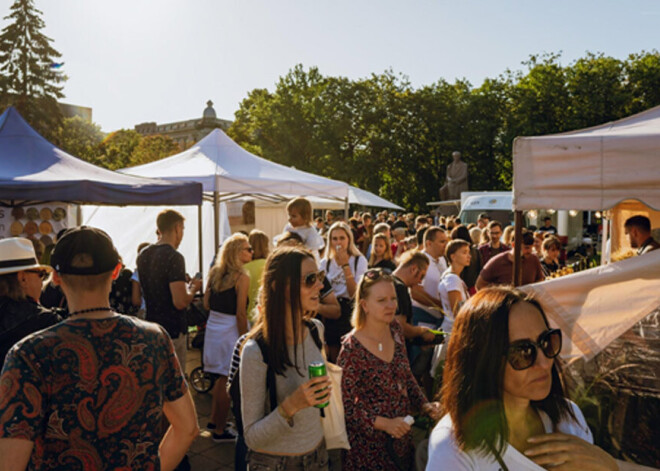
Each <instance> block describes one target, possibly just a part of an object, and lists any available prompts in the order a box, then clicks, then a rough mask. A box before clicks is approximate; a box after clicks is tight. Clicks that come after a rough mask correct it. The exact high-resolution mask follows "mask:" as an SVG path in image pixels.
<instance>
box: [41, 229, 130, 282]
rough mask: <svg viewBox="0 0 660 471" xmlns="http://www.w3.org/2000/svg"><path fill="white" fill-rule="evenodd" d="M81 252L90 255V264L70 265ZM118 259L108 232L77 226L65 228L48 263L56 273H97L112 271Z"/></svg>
mask: <svg viewBox="0 0 660 471" xmlns="http://www.w3.org/2000/svg"><path fill="white" fill-rule="evenodd" d="M81 254H87V255H89V256H90V257H91V259H92V264H91V265H90V266H85V267H77V266H72V265H71V263H72V261H73V259H74V257H76V256H77V255H81ZM119 260H120V259H119V253H118V252H117V249H116V248H115V246H114V245H113V243H112V239H110V236H109V235H108V234H106V233H105V232H104V231H102V230H101V229H97V228H95V227H89V226H79V227H74V228H71V229H67V230H66V232H64V234H62V237H60V238H59V239H58V240H57V243H56V244H55V248H54V249H53V253H52V254H51V256H50V265H51V266H52V267H53V269H55V271H56V272H57V273H62V274H65V275H99V274H101V273H106V272H109V271H112V270H113V269H114V268H115V267H116V266H117V264H118V263H119Z"/></svg>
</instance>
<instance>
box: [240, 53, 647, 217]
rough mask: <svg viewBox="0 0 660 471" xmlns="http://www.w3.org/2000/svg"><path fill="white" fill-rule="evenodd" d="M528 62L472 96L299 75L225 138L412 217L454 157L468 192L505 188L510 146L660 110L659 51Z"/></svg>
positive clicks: (254, 98) (463, 86) (465, 89)
mask: <svg viewBox="0 0 660 471" xmlns="http://www.w3.org/2000/svg"><path fill="white" fill-rule="evenodd" d="M560 59H561V54H544V55H541V56H531V57H530V58H529V60H528V61H526V62H524V65H525V67H526V70H525V71H518V72H512V71H505V73H504V74H503V75H502V76H500V77H497V78H489V79H486V80H485V81H484V82H483V83H482V84H481V86H479V87H473V86H472V85H471V84H470V83H469V82H467V81H465V80H457V81H456V82H455V83H448V82H446V81H445V80H439V81H438V82H436V83H434V84H432V85H426V86H423V87H421V88H418V89H413V88H412V87H411V85H410V83H409V82H408V79H407V78H406V77H405V76H401V75H396V74H394V73H393V72H392V71H385V72H384V73H382V74H379V75H376V74H374V75H372V76H370V77H367V78H363V79H358V80H349V79H347V78H344V77H328V76H324V75H322V74H321V73H320V72H319V70H318V69H317V68H315V67H312V68H310V69H308V70H305V69H304V68H303V66H302V65H297V66H296V67H294V68H293V69H292V70H290V71H289V72H288V73H287V74H286V75H285V76H284V77H281V78H280V80H279V81H278V82H277V84H276V86H275V90H274V91H273V92H270V91H268V90H266V89H256V90H253V91H252V92H250V93H249V94H248V96H247V98H246V99H245V100H243V102H242V103H241V105H240V108H239V110H238V111H237V112H236V116H235V118H236V119H235V121H234V123H233V125H232V127H231V128H230V129H229V134H230V135H231V136H232V137H233V138H234V139H235V140H236V141H237V142H238V143H239V144H241V145H242V146H243V147H245V148H246V149H248V150H250V151H251V152H254V153H255V154H258V155H262V156H263V157H266V158H268V159H270V160H273V161H276V162H279V163H282V164H285V165H290V166H295V167H296V168H299V169H302V170H306V171H310V172H314V173H316V174H319V175H324V176H327V177H330V178H334V179H339V180H343V181H346V182H348V183H350V184H353V185H356V186H359V187H361V188H364V189H367V190H369V191H372V192H374V193H376V194H379V195H381V196H383V197H385V198H387V199H390V200H392V201H394V202H395V203H397V204H399V205H401V206H404V207H406V208H408V209H410V210H414V211H424V210H426V208H427V207H426V202H428V201H432V200H437V199H438V189H439V188H440V187H441V186H442V184H443V183H444V180H445V172H446V168H447V165H448V164H449V163H450V161H451V153H452V152H453V151H455V150H459V151H461V152H462V154H463V157H464V160H465V161H466V162H467V164H468V167H469V187H470V189H472V190H506V189H510V188H511V182H512V172H513V170H512V162H511V149H512V144H513V140H514V139H515V138H516V137H517V136H533V135H541V134H549V133H556V132H564V131H569V130H573V129H578V128H581V127H586V126H594V125H597V124H601V123H604V122H607V121H611V120H615V119H619V118H622V117H624V116H626V115H628V114H631V113H634V112H638V111H641V110H644V109H647V108H649V107H651V106H656V105H659V104H660V55H659V54H658V52H657V51H653V52H650V53H646V52H642V53H640V54H637V55H631V56H630V57H629V58H628V60H626V61H620V60H618V59H614V58H611V57H606V56H604V55H603V54H593V53H588V54H586V55H585V57H583V58H580V59H578V60H576V61H575V62H573V63H572V64H570V65H568V66H563V65H562V64H561V63H560Z"/></svg>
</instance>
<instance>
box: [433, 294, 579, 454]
mask: <svg viewBox="0 0 660 471" xmlns="http://www.w3.org/2000/svg"><path fill="white" fill-rule="evenodd" d="M521 301H522V302H528V303H530V304H532V305H534V306H535V307H536V308H537V309H538V310H539V311H540V313H541V315H542V316H543V320H544V321H545V324H546V326H547V325H548V320H547V318H546V316H545V314H544V313H543V309H542V308H541V305H540V304H539V303H538V302H537V301H535V300H534V299H533V298H531V297H530V296H528V295H525V294H524V293H522V292H520V291H517V290H514V289H512V288H504V287H498V288H487V289H484V290H481V291H479V292H478V293H477V294H476V295H474V296H473V297H472V298H470V299H469V300H468V301H467V303H466V304H465V305H463V307H462V308H461V310H460V311H459V313H458V315H457V316H456V322H455V323H454V326H453V328H452V333H451V337H450V340H449V346H448V348H447V360H446V362H445V369H444V376H443V381H442V383H443V384H442V390H441V391H440V396H441V402H442V409H443V411H444V412H446V413H448V414H449V415H450V416H451V420H452V422H453V425H454V433H455V438H456V442H457V444H458V446H459V447H460V448H461V449H462V450H464V451H467V450H473V449H474V450H477V451H480V452H484V453H491V454H493V455H494V456H495V457H496V458H498V457H500V455H501V454H502V451H503V450H504V446H505V444H506V441H507V439H508V437H509V426H508V424H507V421H506V416H505V415H504V405H503V403H502V391H503V388H504V369H505V366H506V365H505V362H506V353H507V349H508V345H509V312H510V311H511V308H512V307H513V305H514V304H516V303H518V302H521ZM531 404H532V406H533V407H535V408H537V409H540V410H542V411H544V412H545V413H546V414H548V416H549V417H550V420H551V421H552V423H553V425H555V426H556V425H557V424H558V423H559V421H560V419H561V418H562V417H563V418H568V417H570V418H573V419H575V416H574V415H573V412H572V410H571V408H570V406H569V405H568V403H567V401H566V394H565V392H564V385H563V382H562V379H561V371H560V367H559V364H558V361H557V359H555V361H554V363H553V366H552V386H551V388H550V394H549V395H548V397H546V398H545V399H543V400H541V401H531Z"/></svg>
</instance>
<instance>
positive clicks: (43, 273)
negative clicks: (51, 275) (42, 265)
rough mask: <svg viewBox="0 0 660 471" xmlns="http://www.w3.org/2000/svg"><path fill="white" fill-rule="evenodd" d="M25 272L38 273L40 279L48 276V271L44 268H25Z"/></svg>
mask: <svg viewBox="0 0 660 471" xmlns="http://www.w3.org/2000/svg"><path fill="white" fill-rule="evenodd" d="M25 271H26V272H27V273H34V274H36V275H39V278H41V279H42V280H45V279H46V277H47V276H48V272H47V271H46V270H25Z"/></svg>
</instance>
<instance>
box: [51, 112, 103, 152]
mask: <svg viewBox="0 0 660 471" xmlns="http://www.w3.org/2000/svg"><path fill="white" fill-rule="evenodd" d="M56 140H57V142H59V145H60V147H61V148H62V149H63V150H65V151H66V152H68V153H69V154H71V155H73V156H75V157H78V158H80V159H83V160H86V161H87V162H91V163H94V164H95V163H98V157H99V145H100V144H101V141H102V140H103V133H102V132H101V128H100V127H99V126H98V125H97V124H94V123H90V122H88V121H85V120H84V119H82V118H80V117H78V116H74V117H73V118H64V120H62V124H61V125H60V127H59V128H58V131H57V135H56Z"/></svg>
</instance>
